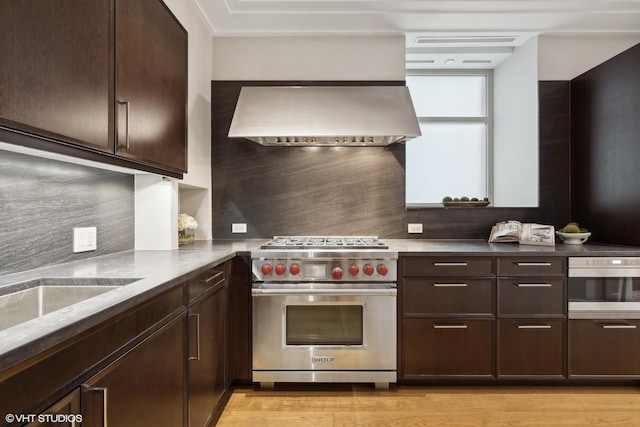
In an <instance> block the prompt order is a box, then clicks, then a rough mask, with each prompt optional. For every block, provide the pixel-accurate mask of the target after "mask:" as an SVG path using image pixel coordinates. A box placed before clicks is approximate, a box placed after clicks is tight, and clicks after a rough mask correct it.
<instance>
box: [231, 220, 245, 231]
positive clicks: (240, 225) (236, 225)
mask: <svg viewBox="0 0 640 427" xmlns="http://www.w3.org/2000/svg"><path fill="white" fill-rule="evenodd" d="M231 232H232V233H246V232H247V224H245V223H244V222H239V223H234V224H231Z"/></svg>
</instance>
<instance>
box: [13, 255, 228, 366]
mask: <svg viewBox="0 0 640 427" xmlns="http://www.w3.org/2000/svg"><path fill="white" fill-rule="evenodd" d="M234 255H235V251H231V250H214V248H213V247H212V245H211V242H208V245H204V246H203V248H202V249H196V248H193V249H190V250H171V251H134V250H130V251H124V252H119V253H115V254H111V255H103V256H98V257H94V258H89V259H85V260H81V261H75V262H70V263H65V264H59V265H54V266H50V267H43V268H39V269H35V270H29V271H25V272H21V273H15V274H10V275H7V276H2V277H0V293H1V292H2V289H3V288H6V287H8V286H10V285H11V284H15V283H21V282H25V281H29V280H34V279H38V278H74V279H79V278H138V279H140V280H138V281H135V282H133V283H131V284H128V285H124V286H122V287H120V288H118V289H115V290H112V291H108V292H105V293H103V294H101V295H98V296H95V297H92V298H89V299H87V300H84V301H82V302H80V303H77V304H73V305H69V306H67V307H64V308H62V309H60V310H57V311H54V312H51V313H49V314H46V315H44V316H41V317H38V318H36V319H33V320H29V321H27V322H24V323H21V324H18V325H16V326H13V327H10V328H8V329H5V330H2V331H0V372H1V371H3V370H5V369H7V368H9V367H11V366H14V365H15V364H17V363H20V362H21V361H23V360H25V359H27V358H29V357H32V356H34V355H36V354H38V353H40V352H42V351H44V350H46V349H48V348H51V347H53V346H54V345H56V344H58V343H60V342H62V341H64V340H66V339H69V338H72V337H73V336H75V335H77V334H78V333H80V332H82V331H85V330H87V329H89V328H91V327H93V326H95V325H97V324H100V323H102V322H104V321H106V320H108V319H110V318H112V317H113V316H115V315H117V314H119V313H122V312H124V311H125V310H127V309H129V308H131V307H134V306H136V305H138V304H140V303H141V302H144V301H146V300H148V299H150V298H152V297H154V296H156V295H158V294H160V293H162V292H163V291H165V290H167V289H170V288H171V287H173V286H175V285H177V284H178V283H180V278H181V277H182V276H184V275H186V274H189V273H192V272H196V271H198V270H202V271H204V270H205V269H208V268H212V267H215V266H216V265H219V264H221V263H223V262H225V261H227V260H228V259H231V258H232V257H233V256H234Z"/></svg>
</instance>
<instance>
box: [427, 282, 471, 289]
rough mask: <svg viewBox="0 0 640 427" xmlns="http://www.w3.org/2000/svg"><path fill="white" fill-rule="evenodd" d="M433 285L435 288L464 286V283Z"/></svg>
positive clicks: (465, 285)
mask: <svg viewBox="0 0 640 427" xmlns="http://www.w3.org/2000/svg"><path fill="white" fill-rule="evenodd" d="M433 286H434V287H436V288H466V287H467V286H469V285H467V284H466V283H434V284H433Z"/></svg>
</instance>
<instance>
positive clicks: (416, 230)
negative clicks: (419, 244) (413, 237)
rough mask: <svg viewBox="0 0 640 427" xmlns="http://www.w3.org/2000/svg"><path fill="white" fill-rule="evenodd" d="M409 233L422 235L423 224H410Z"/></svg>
mask: <svg viewBox="0 0 640 427" xmlns="http://www.w3.org/2000/svg"><path fill="white" fill-rule="evenodd" d="M407 232H408V233H410V234H422V224H409V226H408V227H407Z"/></svg>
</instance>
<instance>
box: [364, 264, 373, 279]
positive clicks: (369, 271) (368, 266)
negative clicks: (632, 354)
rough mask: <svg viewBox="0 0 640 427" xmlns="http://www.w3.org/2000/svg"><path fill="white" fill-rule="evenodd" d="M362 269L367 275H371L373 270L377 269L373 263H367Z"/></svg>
mask: <svg viewBox="0 0 640 427" xmlns="http://www.w3.org/2000/svg"><path fill="white" fill-rule="evenodd" d="M362 271H363V272H364V274H366V275H367V276H371V275H373V272H374V271H375V270H374V269H373V265H371V264H365V266H364V267H362Z"/></svg>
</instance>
